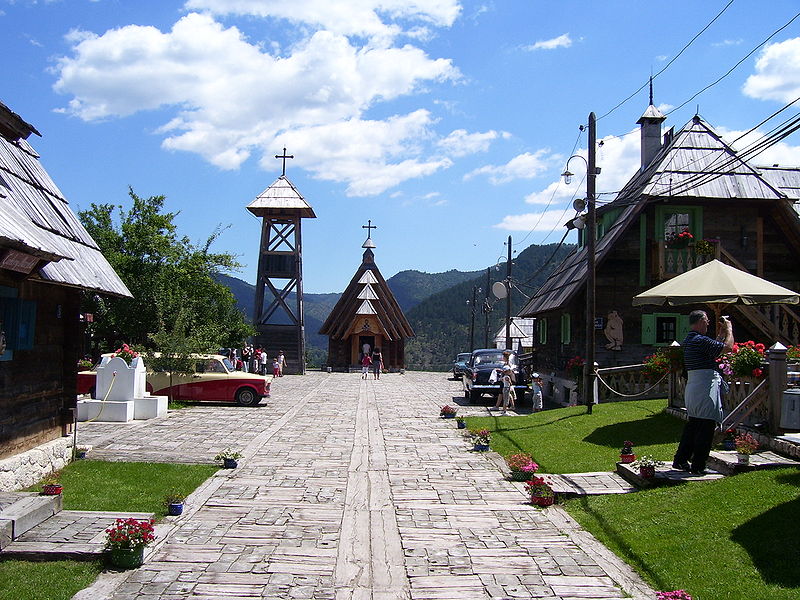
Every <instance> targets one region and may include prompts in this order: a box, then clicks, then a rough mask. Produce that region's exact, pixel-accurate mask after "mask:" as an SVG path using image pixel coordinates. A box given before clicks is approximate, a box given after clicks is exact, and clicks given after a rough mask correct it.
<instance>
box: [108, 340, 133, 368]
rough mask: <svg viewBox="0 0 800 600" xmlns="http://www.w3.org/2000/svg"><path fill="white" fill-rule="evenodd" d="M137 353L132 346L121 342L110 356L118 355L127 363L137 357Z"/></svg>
mask: <svg viewBox="0 0 800 600" xmlns="http://www.w3.org/2000/svg"><path fill="white" fill-rule="evenodd" d="M138 356H139V353H138V352H136V351H135V350H134V349H133V348H131V347H130V346H128V344H122V347H121V348H117V350H116V351H115V352H114V353H113V354H112V355H111V358H116V357H119V358H121V359H122V360H124V361H125V362H126V363H128V365H130V364H131V362H133V359H134V358H137V357H138Z"/></svg>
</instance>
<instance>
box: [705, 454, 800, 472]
mask: <svg viewBox="0 0 800 600" xmlns="http://www.w3.org/2000/svg"><path fill="white" fill-rule="evenodd" d="M708 465H709V466H710V467H711V468H713V469H715V470H717V471H719V472H720V473H724V474H725V475H734V474H735V473H741V472H743V471H754V470H756V469H780V468H785V467H800V461H797V460H794V459H792V458H786V457H784V456H781V455H780V454H776V453H775V452H772V451H770V450H767V451H764V452H756V453H755V454H752V455H750V461H749V464H746V465H744V464H740V463H739V460H738V457H737V454H736V451H735V450H713V451H712V452H711V454H710V455H709V457H708Z"/></svg>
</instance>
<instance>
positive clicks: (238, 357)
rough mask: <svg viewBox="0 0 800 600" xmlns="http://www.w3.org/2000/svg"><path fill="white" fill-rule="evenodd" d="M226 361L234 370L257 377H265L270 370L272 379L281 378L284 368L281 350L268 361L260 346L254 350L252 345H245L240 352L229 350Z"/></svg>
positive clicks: (284, 360) (264, 351) (284, 361)
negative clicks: (256, 375) (228, 361)
mask: <svg viewBox="0 0 800 600" xmlns="http://www.w3.org/2000/svg"><path fill="white" fill-rule="evenodd" d="M228 359H229V360H230V361H231V364H233V365H234V367H235V368H236V370H238V371H245V372H246V373H256V374H258V375H267V374H268V373H269V371H270V368H271V369H272V375H273V376H274V377H283V369H284V368H285V367H286V357H285V356H284V354H283V350H279V351H278V356H273V357H272V359H271V360H270V358H269V354H268V353H267V351H266V350H265V349H264V348H262V347H261V346H256V347H255V348H254V347H253V346H252V345H246V346H244V347H243V348H242V349H241V351H239V350H237V349H236V348H230V349H229V350H228Z"/></svg>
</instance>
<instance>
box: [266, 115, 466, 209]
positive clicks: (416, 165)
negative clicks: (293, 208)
mask: <svg viewBox="0 0 800 600" xmlns="http://www.w3.org/2000/svg"><path fill="white" fill-rule="evenodd" d="M433 122H434V121H433V119H432V118H431V116H430V113H428V112H427V111H425V110H417V111H415V112H413V113H410V114H408V115H403V116H395V117H391V118H389V119H386V120H383V121H366V120H360V119H351V120H348V121H340V122H335V123H330V124H325V125H316V126H312V127H299V128H294V129H291V130H287V131H284V132H281V133H280V134H279V135H278V136H276V137H274V138H273V139H271V140H268V141H267V142H266V143H265V147H268V148H277V147H283V144H284V143H286V146H287V148H289V149H290V150H291V152H292V154H294V155H295V157H296V158H295V164H297V165H298V166H302V167H303V168H305V169H308V170H309V171H311V172H312V173H313V174H314V175H315V176H316V177H317V178H319V179H323V180H329V181H340V182H346V183H347V184H348V187H347V194H348V195H349V196H371V195H375V194H380V193H381V192H383V191H385V190H387V189H389V188H391V187H393V186H395V185H397V184H399V183H401V182H403V181H405V180H407V179H414V178H418V177H423V176H426V175H431V174H433V173H435V172H436V171H439V170H441V169H446V168H448V167H450V166H451V165H452V162H451V161H450V159H448V158H444V157H438V158H436V157H434V158H431V159H429V160H423V159H420V158H419V154H420V152H421V150H422V148H421V144H420V142H421V140H424V139H425V138H428V137H431V136H432V135H433V133H432V131H431V129H430V127H431V125H432V124H433ZM343 140H346V143H343ZM273 161H274V159H272V157H271V156H270V155H268V154H265V155H264V157H263V158H262V165H263V166H264V167H265V168H269V169H272V168H274V167H273V166H272V163H273ZM392 161H395V162H392Z"/></svg>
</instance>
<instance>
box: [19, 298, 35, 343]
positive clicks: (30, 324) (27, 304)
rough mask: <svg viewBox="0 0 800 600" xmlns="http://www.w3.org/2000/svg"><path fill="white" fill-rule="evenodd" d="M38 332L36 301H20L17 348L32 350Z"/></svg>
mask: <svg viewBox="0 0 800 600" xmlns="http://www.w3.org/2000/svg"><path fill="white" fill-rule="evenodd" d="M35 333H36V301H35V300H20V301H19V326H18V328H17V350H31V349H32V348H33V337H34V334H35Z"/></svg>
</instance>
